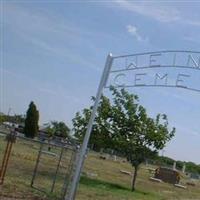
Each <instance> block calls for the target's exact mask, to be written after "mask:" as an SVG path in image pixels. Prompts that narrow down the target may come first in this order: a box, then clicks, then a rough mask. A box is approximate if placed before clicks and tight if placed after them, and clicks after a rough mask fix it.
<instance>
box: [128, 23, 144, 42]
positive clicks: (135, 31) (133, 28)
mask: <svg viewBox="0 0 200 200" xmlns="http://www.w3.org/2000/svg"><path fill="white" fill-rule="evenodd" d="M126 29H127V31H128V33H129V34H131V35H132V36H134V37H135V38H136V39H137V40H138V41H139V42H142V41H147V38H143V37H142V36H141V35H140V33H139V32H138V28H137V27H136V26H134V25H130V24H129V25H127V26H126Z"/></svg>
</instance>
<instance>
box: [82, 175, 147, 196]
mask: <svg viewBox="0 0 200 200" xmlns="http://www.w3.org/2000/svg"><path fill="white" fill-rule="evenodd" d="M80 183H81V184H83V185H86V186H89V187H94V188H102V189H104V190H108V191H111V190H113V191H117V190H120V191H124V192H130V193H132V192H131V190H130V188H127V187H124V186H121V185H119V184H116V183H110V182H106V181H102V180H98V179H92V178H88V177H86V176H82V177H81V180H80ZM134 193H139V194H142V195H148V194H149V193H148V192H143V191H140V190H135V191H134Z"/></svg>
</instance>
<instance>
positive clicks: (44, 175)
mask: <svg viewBox="0 0 200 200" xmlns="http://www.w3.org/2000/svg"><path fill="white" fill-rule="evenodd" d="M6 144H7V141H6V134H2V133H0V169H1V163H2V159H3V156H4V153H5V149H6ZM76 155H77V148H76V147H75V146H70V145H68V144H63V143H56V142H55V141H39V140H32V139H28V138H25V137H19V136H18V137H17V140H16V143H15V144H13V147H12V151H11V155H10V158H9V163H8V168H7V171H6V176H5V187H4V192H5V193H9V190H11V189H12V190H13V189H14V188H15V189H16V188H17V190H19V191H16V193H20V192H21V194H22V193H23V189H25V188H26V189H25V190H27V188H28V187H29V188H31V187H30V186H32V187H33V188H35V189H37V190H39V191H42V192H45V193H47V194H52V195H53V196H55V197H58V199H63V198H64V196H65V194H66V192H67V188H68V186H69V182H70V179H71V176H72V170H73V166H74V161H75V158H76ZM8 186H9V187H10V186H11V187H12V188H8ZM30 191H31V189H30ZM2 192H3V190H1V191H0V198H1V195H2V194H1V193H2Z"/></svg>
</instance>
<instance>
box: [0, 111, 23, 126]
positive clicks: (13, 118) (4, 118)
mask: <svg viewBox="0 0 200 200" xmlns="http://www.w3.org/2000/svg"><path fill="white" fill-rule="evenodd" d="M3 122H11V123H16V124H24V122H25V116H24V115H5V114H3V113H1V114H0V124H1V123H3Z"/></svg>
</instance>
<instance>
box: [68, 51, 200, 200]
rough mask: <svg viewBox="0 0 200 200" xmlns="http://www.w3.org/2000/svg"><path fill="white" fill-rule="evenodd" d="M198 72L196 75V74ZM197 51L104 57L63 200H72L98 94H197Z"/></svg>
mask: <svg viewBox="0 0 200 200" xmlns="http://www.w3.org/2000/svg"><path fill="white" fill-rule="evenodd" d="M197 72H198V73H197ZM199 80H200V52H197V51H159V52H149V53H138V54H131V55H122V56H112V55H111V54H109V55H108V57H107V60H106V64H105V68H104V71H103V74H102V78H101V81H100V84H99V88H98V91H97V95H96V100H95V103H94V106H93V111H92V114H91V117H90V120H89V123H88V127H87V131H86V134H85V138H84V141H83V144H82V146H81V149H80V154H79V157H78V158H77V162H76V166H75V172H74V174H73V178H72V183H71V184H70V187H69V193H68V194H67V196H66V198H65V199H66V200H74V198H75V194H76V189H77V185H78V182H79V178H80V173H81V169H82V166H83V163H84V159H85V155H86V151H87V145H88V142H89V138H90V134H91V130H92V124H93V121H94V119H95V113H96V111H97V108H98V104H99V100H100V98H101V95H102V91H103V89H105V88H109V87H110V86H115V87H122V88H130V87H169V88H181V89H185V90H191V91H196V92H200V81H199Z"/></svg>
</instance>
